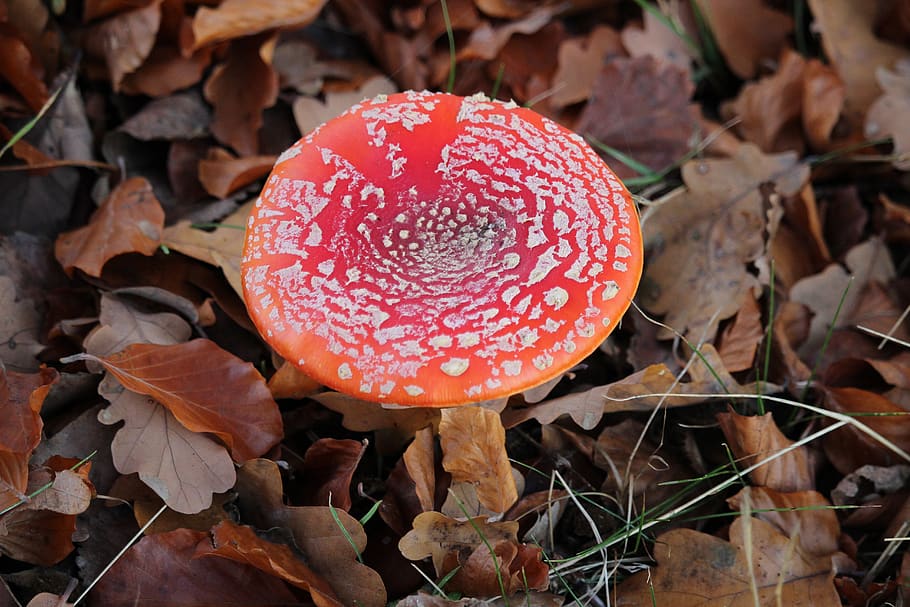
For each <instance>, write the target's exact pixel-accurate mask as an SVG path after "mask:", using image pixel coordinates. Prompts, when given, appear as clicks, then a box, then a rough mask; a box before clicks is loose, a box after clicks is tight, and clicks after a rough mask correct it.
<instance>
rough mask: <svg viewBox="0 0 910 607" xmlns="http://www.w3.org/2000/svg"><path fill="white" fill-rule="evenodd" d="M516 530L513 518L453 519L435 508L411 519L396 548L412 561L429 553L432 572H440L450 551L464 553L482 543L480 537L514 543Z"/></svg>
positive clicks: (469, 552)
mask: <svg viewBox="0 0 910 607" xmlns="http://www.w3.org/2000/svg"><path fill="white" fill-rule="evenodd" d="M517 534H518V523H517V522H516V521H501V522H496V523H491V522H489V521H487V519H486V517H478V518H475V519H471V520H468V521H456V520H455V519H451V518H449V517H447V516H445V515H443V514H440V513H439V512H423V513H421V514H419V515H417V517H416V518H415V519H414V528H413V529H411V530H410V531H408V533H407V534H406V535H405V536H404V537H402V538H401V540H400V541H399V542H398V549H399V550H401V554H403V555H404V557H405V558H407V559H410V560H412V561H419V560H420V559H424V558H427V557H432V558H433V566H434V567H435V568H436V574H437V575H443V568H444V561H445V558H446V555H447V554H449V553H450V552H455V553H461V554H463V555H465V556H467V555H469V554H471V553H472V552H473V551H474V549H475V548H476V547H477V546H482V545H483V540H482V538H484V539H486V540H487V541H488V542H490V543H492V544H495V543H497V542H499V541H508V542H512V543H516V544H517V543H518V537H517Z"/></svg>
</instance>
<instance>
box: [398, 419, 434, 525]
mask: <svg viewBox="0 0 910 607" xmlns="http://www.w3.org/2000/svg"><path fill="white" fill-rule="evenodd" d="M402 459H403V460H404V465H405V468H406V469H407V471H408V476H410V477H411V480H413V481H414V490H415V491H416V493H417V499H418V500H419V501H420V507H421V508H423V510H424V512H426V511H428V510H432V509H433V506H434V504H435V495H436V460H435V454H434V447H433V428H431V427H427V428H422V429H420V430H418V431H417V434H415V435H414V442H412V443H411V444H410V445H408V448H407V449H406V450H405V452H404V455H403V456H402Z"/></svg>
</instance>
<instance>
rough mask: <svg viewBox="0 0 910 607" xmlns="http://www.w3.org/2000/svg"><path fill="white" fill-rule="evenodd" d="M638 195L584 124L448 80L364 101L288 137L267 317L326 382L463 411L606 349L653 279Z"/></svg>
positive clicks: (254, 301) (251, 295) (254, 235)
mask: <svg viewBox="0 0 910 607" xmlns="http://www.w3.org/2000/svg"><path fill="white" fill-rule="evenodd" d="M641 269H642V240H641V230H640V227H639V223H638V217H637V215H636V211H635V208H634V205H633V204H632V201H631V197H630V195H629V193H628V191H627V190H626V189H625V187H623V185H622V183H620V181H619V179H618V178H617V177H616V176H615V175H614V174H613V173H612V172H611V171H610V170H609V169H608V168H607V166H606V165H605V164H604V162H603V161H602V160H601V158H600V157H599V156H598V155H597V154H596V153H594V151H593V150H592V149H591V148H590V147H589V146H588V145H587V144H586V143H585V142H584V141H583V140H582V139H581V138H580V137H579V136H578V135H576V134H574V133H572V132H571V131H569V130H567V129H565V128H563V127H561V126H559V125H558V124H556V123H554V122H553V121H551V120H548V119H546V118H544V117H542V116H540V115H539V114H537V113H535V112H533V111H531V110H529V109H524V108H520V107H517V106H516V105H515V104H513V103H503V102H499V101H491V100H489V99H487V98H486V97H483V96H482V95H476V96H473V97H457V96H454V95H448V94H441V93H431V92H407V93H400V94H396V95H390V96H388V97H386V96H380V97H377V98H375V99H372V100H367V101H364V102H362V103H360V104H357V105H355V106H354V107H352V108H351V109H349V110H348V111H347V112H345V113H344V114H342V115H341V116H339V117H338V118H335V119H334V120H331V121H329V122H328V123H326V124H324V125H322V126H321V127H319V128H318V129H316V130H315V131H313V132H312V133H310V134H309V135H307V136H306V137H304V138H303V139H301V140H300V141H298V142H297V143H296V144H294V146H292V147H291V148H290V149H288V150H287V151H286V152H285V153H284V154H282V155H281V157H280V158H279V159H278V162H277V163H276V164H275V168H274V169H273V171H272V173H271V175H270V176H269V178H268V181H267V182H266V184H265V187H264V189H263V191H262V195H261V197H260V199H259V200H258V201H257V203H256V206H255V208H254V210H253V212H252V214H251V216H250V220H249V225H248V226H247V234H246V244H245V247H244V254H243V262H242V266H241V272H242V275H243V289H244V295H245V298H246V304H247V307H248V309H249V312H250V315H251V317H252V319H253V322H254V323H255V324H256V326H257V327H258V328H259V330H260V332H261V333H262V334H263V336H264V337H265V339H266V341H268V342H269V343H270V344H271V345H272V347H274V348H275V350H276V351H277V352H278V353H279V354H281V356H283V357H284V358H286V359H287V360H289V361H291V362H292V363H294V364H296V365H297V366H298V367H299V368H300V369H301V370H303V371H304V372H305V373H307V374H309V375H310V376H312V377H313V378H315V379H316V380H317V381H319V382H321V383H323V384H325V385H327V386H330V387H332V388H335V389H337V390H339V391H342V392H345V393H348V394H352V395H355V396H358V397H360V398H363V399H366V400H372V401H382V402H390V403H398V404H403V405H421V406H449V405H456V404H463V403H469V402H477V401H482V400H489V399H493V398H498V397H501V396H506V395H509V394H514V393H516V392H519V391H521V390H523V389H526V388H530V387H532V386H535V385H537V384H539V383H541V382H544V381H546V380H548V379H551V378H553V377H555V376H557V375H558V374H560V373H562V372H564V371H566V370H567V369H569V368H571V367H572V366H574V365H575V364H577V363H578V362H579V361H580V360H581V359H583V358H584V357H585V356H587V355H588V354H590V353H591V352H592V351H593V350H594V349H595V348H597V346H598V345H599V344H600V343H601V342H602V341H603V340H604V339H605V338H606V337H607V335H608V334H609V333H610V331H611V330H612V329H613V328H614V327H615V326H616V324H617V322H618V321H619V319H620V317H622V315H623V313H624V312H625V311H626V309H627V308H628V306H629V303H630V301H631V300H632V296H633V294H634V293H635V288H636V286H637V284H638V280H639V278H640V276H641Z"/></svg>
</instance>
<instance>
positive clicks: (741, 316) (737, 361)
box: [717, 293, 765, 373]
mask: <svg viewBox="0 0 910 607" xmlns="http://www.w3.org/2000/svg"><path fill="white" fill-rule="evenodd" d="M764 337H765V327H764V326H762V323H761V309H760V308H759V307H758V302H757V301H755V297H754V296H753V295H752V294H751V293H747V294H746V296H745V297H744V298H743V305H742V307H741V308H740V309H739V312H737V313H736V318H735V319H734V320H733V322H732V323H731V324H730V325H728V326H727V328H726V329H724V332H723V333H722V334H721V336H720V347H719V348H718V349H717V353H718V354H719V355H720V358H721V360H722V361H723V362H724V367H725V368H726V369H727V371H729V372H731V373H736V372H737V371H744V370H746V369H751V368H752V365H753V362H754V361H755V352H756V351H757V350H758V344H760V343H761V342H762V340H763V339H764Z"/></svg>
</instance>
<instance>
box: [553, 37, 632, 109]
mask: <svg viewBox="0 0 910 607" xmlns="http://www.w3.org/2000/svg"><path fill="white" fill-rule="evenodd" d="M613 55H619V56H621V55H623V49H622V43H621V42H620V40H619V34H617V33H616V30H614V29H613V28H612V27H609V26H606V25H598V26H596V27H595V28H594V29H592V30H591V32H590V33H589V34H588V35H587V37H584V38H569V39H568V40H565V41H563V43H562V44H560V45H559V59H558V67H557V68H556V73H555V74H553V82H552V87H553V94H552V95H550V97H549V99H548V101H549V103H550V106H551V107H553V108H557V109H559V108H563V107H565V106H567V105H571V104H573V103H578V102H579V101H584V100H585V99H587V98H588V97H590V96H591V89H592V87H593V86H594V82H595V80H597V76H598V74H600V70H601V68H602V66H603V62H604V59H605V58H607V57H610V56H613Z"/></svg>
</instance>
